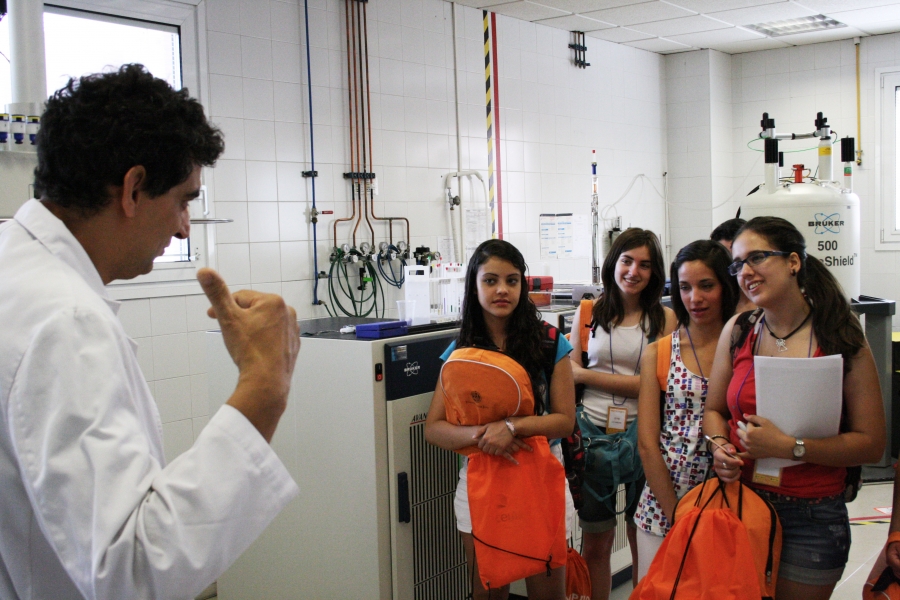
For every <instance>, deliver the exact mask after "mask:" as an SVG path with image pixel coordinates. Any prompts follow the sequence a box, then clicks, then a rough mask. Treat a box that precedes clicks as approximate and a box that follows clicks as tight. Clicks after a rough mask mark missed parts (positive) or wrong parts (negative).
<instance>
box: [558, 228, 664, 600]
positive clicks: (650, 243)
mask: <svg viewBox="0 0 900 600" xmlns="http://www.w3.org/2000/svg"><path fill="white" fill-rule="evenodd" d="M600 275H601V279H602V281H603V293H602V295H601V296H600V298H599V299H598V300H597V301H596V302H595V303H594V308H593V311H592V314H591V322H590V323H582V322H581V317H580V315H579V314H578V313H576V316H575V319H574V320H573V323H572V346H573V348H574V350H573V352H572V353H571V354H570V355H569V357H570V358H571V361H572V371H573V374H574V377H575V383H577V384H584V385H585V390H584V398H583V406H582V407H581V408H579V409H578V417H577V418H578V422H579V425H580V426H581V430H582V432H583V433H585V432H588V431H598V432H599V434H604V435H605V434H607V433H611V431H609V430H610V429H613V428H614V429H619V430H624V429H625V428H626V427H628V426H635V425H634V422H635V419H636V418H637V397H638V392H639V391H640V385H641V384H640V375H639V372H640V362H641V355H642V354H643V352H644V351H645V350H646V349H647V346H648V344H650V343H651V342H653V341H655V340H656V339H657V338H659V337H661V336H664V335H668V334H669V333H671V332H672V330H674V329H675V314H674V313H673V312H672V311H671V310H669V309H668V308H663V306H662V305H661V304H660V300H661V299H662V293H663V288H664V287H665V283H666V273H665V262H664V260H663V255H662V250H661V248H660V246H659V240H658V239H657V237H656V234H655V233H653V232H652V231H648V230H645V229H639V228H630V229H626V230H625V231H623V232H622V233H621V234H619V236H618V237H617V238H616V239H615V241H614V242H613V244H612V247H611V248H610V251H609V253H608V254H607V255H606V258H605V260H604V261H603V267H602V269H601V271H600ZM582 327H590V329H591V333H590V337H589V338H588V344H587V348H582V344H581V339H580V335H579V333H580V332H581V329H582ZM583 352H586V354H587V361H588V362H587V364H583V363H582V358H583V357H582V353H583ZM611 421H612V422H611ZM585 476H586V478H588V479H590V474H589V473H586V475H585ZM586 487H588V484H587V482H586ZM643 487H644V479H643V477H640V478H639V479H637V480H636V481H632V482H629V483H627V484H626V490H627V492H626V497H627V498H630V499H631V502H629V503H628V505H627V506H626V507H623V508H624V511H625V514H626V523H627V529H626V531H627V533H628V539H629V543H630V545H631V555H632V564H633V568H634V571H633V573H634V576H635V577H636V575H637V564H638V563H637V560H638V557H637V549H636V543H635V528H634V524H633V522H632V519H633V517H634V511H635V508H636V507H637V501H638V495H639V493H640V491H641V489H643ZM616 497H617V494H614V495H613V496H612V499H611V500H612V505H611V506H610V505H609V504H608V503H605V502H600V501H599V500H598V499H597V498H596V497H595V496H594V495H593V494H592V493H585V494H584V506H582V507H581V508H580V509H579V511H578V516H579V520H580V523H581V530H582V532H583V535H584V558H585V560H586V561H587V564H588V570H589V571H590V574H591V589H592V596H593V600H606V599H607V598H609V594H610V587H611V582H612V573H611V566H610V556H611V554H612V546H613V542H614V541H615V527H616V512H617V510H616V507H615V500H616ZM618 512H621V511H618Z"/></svg>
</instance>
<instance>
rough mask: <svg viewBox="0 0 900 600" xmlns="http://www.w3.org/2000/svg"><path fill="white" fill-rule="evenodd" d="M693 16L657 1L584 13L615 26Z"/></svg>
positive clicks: (690, 13) (681, 9)
mask: <svg viewBox="0 0 900 600" xmlns="http://www.w3.org/2000/svg"><path fill="white" fill-rule="evenodd" d="M693 14H694V13H693V12H692V11H689V10H686V9H684V8H678V7H677V6H673V5H671V4H666V3H665V2H656V1H655V2H642V3H640V4H632V5H630V6H620V7H619V8H610V9H607V10H598V11H594V12H589V13H584V15H585V16H587V17H591V18H592V19H598V20H600V21H605V22H607V23H613V24H615V25H634V24H635V23H649V22H651V21H662V20H663V19H676V18H678V17H689V16H691V15H693Z"/></svg>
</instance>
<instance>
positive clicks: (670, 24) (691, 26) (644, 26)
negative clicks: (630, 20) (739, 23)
mask: <svg viewBox="0 0 900 600" xmlns="http://www.w3.org/2000/svg"><path fill="white" fill-rule="evenodd" d="M726 27H729V25H728V24H727V23H723V22H722V21H716V20H715V19H710V18H709V17H704V16H703V15H694V16H692V17H681V18H680V19H666V20H665V21H654V22H653V23H641V24H637V25H632V29H637V30H638V31H643V32H644V33H651V34H653V35H658V36H661V37H666V38H671V36H673V35H681V34H684V33H697V32H699V31H712V30H713V29H724V28H726Z"/></svg>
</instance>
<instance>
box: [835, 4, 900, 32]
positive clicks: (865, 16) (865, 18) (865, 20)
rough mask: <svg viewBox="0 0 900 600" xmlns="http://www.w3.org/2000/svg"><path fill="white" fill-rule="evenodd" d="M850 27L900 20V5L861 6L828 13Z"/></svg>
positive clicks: (862, 26)
mask: <svg viewBox="0 0 900 600" xmlns="http://www.w3.org/2000/svg"><path fill="white" fill-rule="evenodd" d="M828 16H829V17H831V18H833V19H837V20H838V21H840V22H841V23H844V24H846V25H849V26H850V27H860V28H862V29H865V28H866V26H867V25H878V24H881V23H885V22H891V21H900V6H879V7H877V8H861V9H859V10H848V11H846V12H833V13H831V14H829V15H828Z"/></svg>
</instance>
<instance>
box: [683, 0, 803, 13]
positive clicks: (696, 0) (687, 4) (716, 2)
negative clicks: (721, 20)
mask: <svg viewBox="0 0 900 600" xmlns="http://www.w3.org/2000/svg"><path fill="white" fill-rule="evenodd" d="M787 1H788V0H668V2H669V4H674V5H675V6H680V7H681V8H686V9H688V10H692V11H694V12H698V13H711V12H715V11H723V10H734V9H736V8H750V7H753V6H762V5H763V4H775V3H777V2H787Z"/></svg>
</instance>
